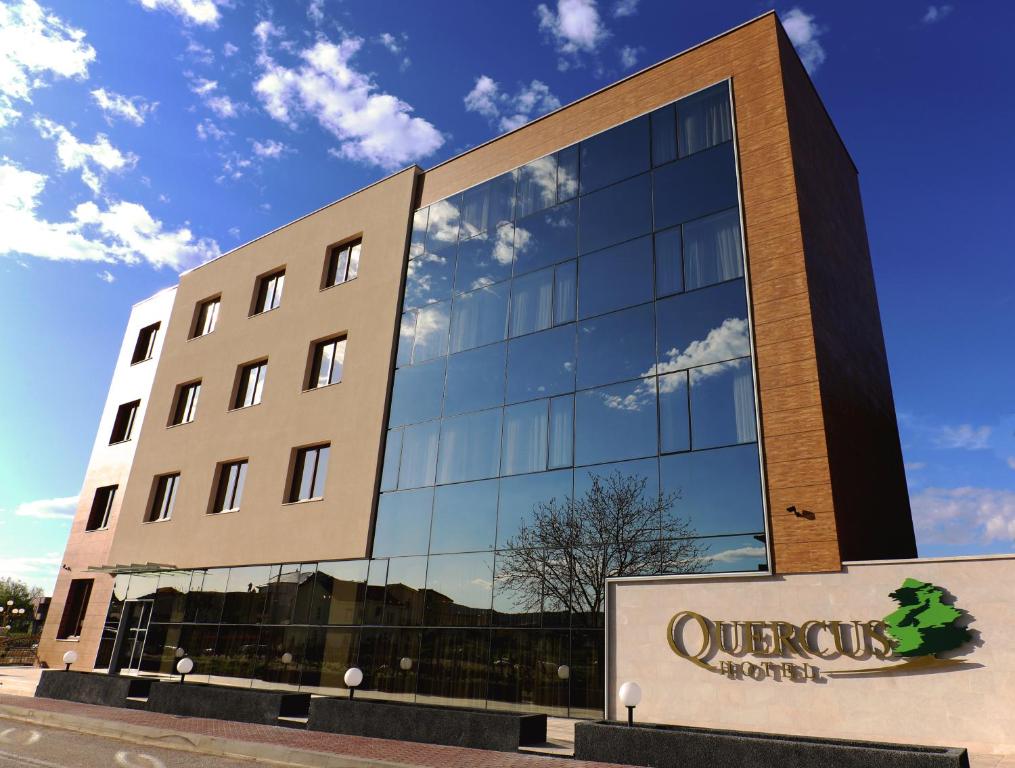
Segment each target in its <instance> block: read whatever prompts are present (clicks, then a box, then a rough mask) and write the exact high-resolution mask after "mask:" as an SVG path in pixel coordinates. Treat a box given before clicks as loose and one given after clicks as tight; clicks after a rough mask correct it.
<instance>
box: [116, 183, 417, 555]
mask: <svg viewBox="0 0 1015 768" xmlns="http://www.w3.org/2000/svg"><path fill="white" fill-rule="evenodd" d="M416 172H417V169H415V168H410V169H408V170H406V171H403V172H401V173H398V174H395V175H394V176H391V177H389V178H387V179H385V180H384V181H381V182H379V183H377V184H375V185H373V186H371V187H367V188H366V189H364V190H361V191H359V192H357V193H355V194H353V195H351V196H349V197H347V198H345V199H343V200H341V201H339V202H337V203H335V204H333V205H331V206H329V207H327V208H324V209H322V210H321V211H318V212H316V213H314V214H312V215H310V216H307V217H305V218H303V219H300V220H298V221H296V222H294V223H292V224H290V225H288V226H286V227H283V228H282V229H279V230H276V231H275V232H272V233H270V234H268V235H266V236H264V237H262V238H260V239H258V240H255V241H254V242H252V243H250V244H248V245H245V246H243V247H242V248H239V249H237V250H235V251H233V252H231V253H229V254H226V255H225V256H223V257H221V258H219V259H217V260H215V261H212V262H210V263H208V264H205V265H204V266H201V267H199V268H198V269H195V270H193V271H191V272H189V273H186V274H184V275H182V276H181V279H180V284H179V288H178V290H177V297H176V302H175V304H174V306H173V311H172V316H171V317H170V320H169V327H168V331H167V333H166V340H165V349H164V350H163V354H162V359H161V361H160V363H159V369H158V374H157V376H156V379H155V384H154V386H153V388H152V393H151V402H150V404H149V411H150V413H151V416H150V418H148V419H146V420H145V423H144V427H143V429H142V433H141V438H140V445H139V448H138V451H137V454H136V456H135V457H134V464H133V467H132V469H131V474H130V480H129V481H128V486H127V492H126V494H125V497H124V499H123V512H122V514H121V518H120V522H119V525H118V527H117V530H116V535H115V538H114V542H113V546H112V549H111V551H110V554H109V562H111V563H145V562H152V563H163V564H172V565H176V566H179V567H194V566H212V565H239V564H252V563H278V562H286V561H293V560H295V561H301V560H316V559H331V558H335V559H338V558H355V557H362V556H364V555H365V554H366V553H367V549H368V545H369V531H370V525H371V519H372V515H371V512H372V509H373V503H374V492H375V486H376V483H377V477H378V471H377V468H378V456H379V454H380V449H381V441H382V434H383V424H384V410H385V407H386V399H387V393H388V386H389V377H390V375H391V368H392V362H393V342H394V339H395V336H396V332H397V324H398V301H399V292H400V284H401V280H402V274H403V271H404V263H405V258H406V252H407V251H406V242H407V237H408V228H409V221H410V216H411V210H412V195H413V190H414V179H415V174H416ZM357 236H362V239H363V248H362V256H361V260H360V265H359V275H358V277H357V278H356V279H355V280H351V281H349V282H348V283H345V284H341V285H338V286H334V287H331V288H327V289H324V290H322V289H321V285H322V279H323V274H324V265H325V259H326V256H327V254H328V250H329V247H330V246H331V245H333V244H335V243H339V242H342V241H345V240H347V239H350V238H353V237H357ZM281 267H285V270H286V274H285V287H284V290H283V295H282V301H281V305H280V306H279V307H278V308H277V309H274V310H271V311H269V312H265V313H263V314H261V315H256V316H253V317H251V316H250V311H251V307H252V296H253V293H254V291H255V286H256V283H257V279H258V277H259V276H261V275H264V274H265V273H267V272H271V271H274V270H276V269H278V268H281ZM217 294H221V305H220V310H219V317H218V323H217V326H216V328H215V330H214V332H213V333H211V334H208V335H206V336H203V337H200V338H195V339H189V338H188V336H189V333H190V330H191V324H192V321H193V318H194V310H195V307H196V305H197V304H198V302H200V301H202V300H204V299H206V298H208V297H211V296H214V295H217ZM337 334H347V336H348V341H347V346H346V354H345V367H344V372H343V377H342V381H341V383H338V384H334V385H332V386H328V387H324V388H321V389H315V390H310V391H304V390H303V385H304V379H305V376H306V371H307V365H308V359H309V353H310V349H311V345H312V343H313V342H315V341H317V340H320V339H322V338H325V337H329V336H333V335H337ZM265 357H266V358H268V370H267V376H266V379H265V385H264V391H263V397H262V402H261V404H260V405H254V406H252V407H249V408H244V409H239V410H232V409H231V405H232V403H231V398H232V394H233V391H234V390H233V387H234V382H235V381H236V373H237V367H238V366H240V365H242V364H245V363H248V362H251V361H253V360H257V359H261V358H265ZM194 379H201V382H202V383H201V395H200V400H199V403H198V407H197V415H196V418H195V420H194V421H193V422H192V423H189V424H183V425H179V426H172V427H169V426H167V424H168V421H169V414H170V409H171V408H172V405H173V399H174V395H175V391H176V387H177V386H178V385H179V384H181V383H183V382H188V381H192V380H194ZM324 442H330V443H331V455H330V461H329V466H328V474H327V482H326V486H325V490H324V498H323V499H322V500H320V501H309V502H303V503H298V504H285V503H284V498H285V491H286V479H287V473H288V470H289V465H290V456H291V454H292V451H293V449H294V448H296V447H299V446H305V445H309V444H314V443H324ZM241 458H246V459H247V460H248V462H249V465H248V471H247V478H246V486H245V488H244V491H243V500H242V504H241V507H240V509H239V510H238V511H236V512H229V513H225V514H218V515H209V514H207V511H208V508H209V506H210V501H211V495H212V492H213V489H212V486H213V482H214V476H215V469H216V465H217V464H218V463H219V462H223V461H230V460H235V459H241ZM168 472H179V473H180V475H181V477H180V484H179V489H178V491H177V496H176V502H175V507H174V510H173V515H172V519H170V520H167V521H163V522H151V523H146V522H143V519H144V516H145V511H146V507H147V506H148V503H149V498H150V494H151V490H152V482H153V478H154V477H155V476H156V475H159V474H164V473H168Z"/></svg>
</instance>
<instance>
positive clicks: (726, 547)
mask: <svg viewBox="0 0 1015 768" xmlns="http://www.w3.org/2000/svg"><path fill="white" fill-rule="evenodd" d="M695 543H696V544H697V545H698V546H699V547H700V548H701V552H702V555H701V559H702V560H703V561H704V568H703V570H704V571H706V572H708V573H731V572H735V571H747V572H751V571H764V570H767V569H768V553H767V551H766V550H765V535H764V534H763V533H758V534H755V535H754V536H722V537H720V538H715V539H696V540H695Z"/></svg>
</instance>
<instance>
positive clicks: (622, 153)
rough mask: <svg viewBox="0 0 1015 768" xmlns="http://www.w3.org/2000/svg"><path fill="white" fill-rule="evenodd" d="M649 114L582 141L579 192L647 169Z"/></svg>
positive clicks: (587, 190)
mask: <svg viewBox="0 0 1015 768" xmlns="http://www.w3.org/2000/svg"><path fill="white" fill-rule="evenodd" d="M648 122H649V121H648V117H639V118H636V119H634V120H629V121H628V122H626V123H623V124H621V125H618V126H617V127H616V128H611V129H610V130H608V131H603V132H602V133H600V134H597V135H595V136H593V137H592V138H590V139H586V140H585V141H583V142H582V143H581V168H582V171H581V175H582V177H581V192H582V194H583V195H584V194H585V193H586V192H591V191H593V190H595V189H599V188H600V187H605V186H607V185H608V184H612V183H613V182H615V181H620V180H621V179H626V178H628V177H630V176H635V175H637V174H639V173H644V172H645V171H647V170H648V168H649V126H648Z"/></svg>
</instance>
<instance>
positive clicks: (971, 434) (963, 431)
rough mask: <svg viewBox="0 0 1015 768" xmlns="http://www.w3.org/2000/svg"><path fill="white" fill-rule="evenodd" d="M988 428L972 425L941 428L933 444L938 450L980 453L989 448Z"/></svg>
mask: <svg viewBox="0 0 1015 768" xmlns="http://www.w3.org/2000/svg"><path fill="white" fill-rule="evenodd" d="M992 431H993V430H992V428H991V427H989V426H986V425H984V426H982V427H974V426H973V425H972V424H959V425H958V426H957V427H949V426H944V427H941V429H940V431H939V432H938V434H937V436H936V437H935V438H934V443H935V444H936V445H937V446H938V447H939V448H954V449H959V450H965V451H980V450H983V449H984V448H989V447H990V434H991V432H992Z"/></svg>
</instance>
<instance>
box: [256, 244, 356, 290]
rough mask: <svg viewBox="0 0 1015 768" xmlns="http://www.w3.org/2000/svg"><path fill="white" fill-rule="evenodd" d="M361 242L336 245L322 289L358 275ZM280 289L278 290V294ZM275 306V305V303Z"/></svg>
mask: <svg viewBox="0 0 1015 768" xmlns="http://www.w3.org/2000/svg"><path fill="white" fill-rule="evenodd" d="M362 247H363V241H362V240H353V241H352V242H349V243H342V244H341V245H336V246H335V247H334V248H332V249H331V253H329V254H328V272H327V274H326V275H325V276H324V287H325V288H330V287H331V286H333V285H339V284H341V283H347V282H349V281H350V280H353V279H355V277H356V275H357V274H359V253H360V249H361V248H362ZM281 291H282V289H281V287H280V288H279V293H281ZM276 306H277V303H276Z"/></svg>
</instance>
